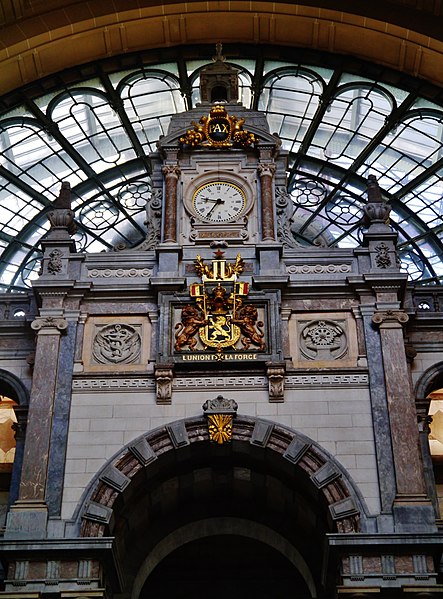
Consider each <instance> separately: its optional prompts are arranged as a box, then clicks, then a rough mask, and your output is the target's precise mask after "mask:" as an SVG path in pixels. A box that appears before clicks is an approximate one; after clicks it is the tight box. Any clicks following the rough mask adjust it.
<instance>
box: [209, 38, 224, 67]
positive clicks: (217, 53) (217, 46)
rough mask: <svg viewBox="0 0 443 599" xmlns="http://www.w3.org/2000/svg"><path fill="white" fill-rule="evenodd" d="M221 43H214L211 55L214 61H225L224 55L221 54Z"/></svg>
mask: <svg viewBox="0 0 443 599" xmlns="http://www.w3.org/2000/svg"><path fill="white" fill-rule="evenodd" d="M222 50H223V44H222V43H221V42H217V43H216V44H215V56H213V57H212V60H213V61H214V62H225V57H224V56H223V54H222Z"/></svg>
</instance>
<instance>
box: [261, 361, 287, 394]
mask: <svg viewBox="0 0 443 599" xmlns="http://www.w3.org/2000/svg"><path fill="white" fill-rule="evenodd" d="M285 372H286V364H285V362H267V363H266V375H267V377H268V383H269V401H272V402H282V401H284V400H285Z"/></svg>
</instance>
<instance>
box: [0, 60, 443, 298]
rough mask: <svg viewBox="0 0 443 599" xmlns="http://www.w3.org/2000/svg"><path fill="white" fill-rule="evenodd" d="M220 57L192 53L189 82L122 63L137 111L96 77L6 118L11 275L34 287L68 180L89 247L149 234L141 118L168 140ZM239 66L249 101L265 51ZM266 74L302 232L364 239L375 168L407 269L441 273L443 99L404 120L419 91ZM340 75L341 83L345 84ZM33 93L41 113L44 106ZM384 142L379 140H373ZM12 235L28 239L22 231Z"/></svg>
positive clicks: (6, 267) (312, 75)
mask: <svg viewBox="0 0 443 599" xmlns="http://www.w3.org/2000/svg"><path fill="white" fill-rule="evenodd" d="M207 62H208V61H203V60H199V59H197V60H195V61H194V60H189V61H187V62H186V71H187V75H186V76H185V77H184V78H183V80H181V79H180V74H179V69H178V66H177V64H178V63H177V62H174V61H171V62H169V63H162V64H158V65H155V66H153V67H149V68H147V67H144V68H141V69H138V70H137V69H129V70H128V69H126V70H122V71H120V72H115V73H112V74H110V75H109V76H107V77H109V80H110V81H111V85H112V89H113V90H114V91H113V93H114V94H117V95H118V96H119V97H120V99H121V106H122V110H123V111H124V113H125V114H124V115H123V113H122V112H120V113H117V112H116V111H115V110H114V109H113V108H112V107H113V106H116V104H115V96H114V97H113V98H110V97H108V94H107V91H106V90H107V89H108V88H107V87H106V85H105V84H104V82H103V81H102V80H101V77H96V78H95V79H90V80H88V81H83V82H81V81H79V82H77V83H75V84H73V85H69V86H68V85H61V87H60V89H59V90H58V91H51V92H50V93H48V94H45V95H42V96H41V97H39V98H37V99H29V100H28V105H27V106H26V107H25V106H22V107H19V106H18V107H16V108H14V109H13V110H9V111H8V113H7V114H5V115H4V116H3V118H2V119H1V120H0V148H1V153H0V164H1V165H2V167H3V169H5V170H4V171H3V172H5V180H1V179H0V219H1V223H2V232H3V234H4V239H2V240H1V243H0V249H2V251H3V254H4V256H5V257H6V261H4V262H3V263H2V264H1V265H0V286H3V288H4V289H7V286H8V285H11V286H13V288H14V289H15V288H20V287H23V286H24V285H28V284H29V281H30V279H32V277H35V276H36V273H37V272H38V268H39V265H38V264H39V258H40V254H39V250H38V249H37V248H38V244H39V241H40V239H41V237H42V235H44V234H45V232H46V231H47V230H48V227H49V225H48V221H47V218H46V215H45V213H44V212H45V211H46V210H47V207H45V206H48V201H51V200H54V199H55V198H56V197H57V195H58V194H59V190H60V186H61V182H62V181H69V182H70V184H71V187H72V207H73V209H74V211H75V217H76V220H77V222H78V223H79V231H78V232H77V233H76V235H75V239H76V241H77V243H78V247H79V251H95V252H101V251H109V250H110V249H113V248H116V247H123V246H126V247H133V246H134V245H136V244H137V243H139V242H140V241H142V239H143V236H144V225H143V221H144V219H145V218H146V215H145V208H144V204H145V202H146V198H147V197H149V194H150V183H149V179H148V178H147V176H146V172H145V167H144V164H145V163H144V161H143V159H140V158H137V156H138V153H139V148H133V145H132V142H131V135H130V133H132V132H131V131H129V129H130V128H131V127H132V130H133V132H134V134H135V136H136V137H137V139H138V140H139V143H140V145H141V146H142V148H143V150H144V152H145V154H146V155H148V154H149V152H151V151H154V150H155V149H156V142H157V140H158V138H159V137H160V136H161V135H166V134H167V132H168V126H169V122H170V118H171V115H173V114H175V113H177V112H181V111H184V110H185V109H186V105H185V99H184V94H185V92H186V93H188V92H189V89H188V87H187V86H188V85H191V88H192V89H191V91H192V97H193V100H194V102H195V101H197V99H198V97H199V90H198V85H197V84H198V75H199V70H200V68H201V67H202V66H203V65H206V64H207ZM232 64H233V65H234V66H235V67H236V68H238V69H239V70H240V93H241V98H242V102H243V104H244V105H246V106H250V102H251V97H252V96H251V86H252V76H253V74H254V73H256V72H257V70H258V69H257V67H256V64H255V61H253V60H251V59H240V58H239V59H238V60H232ZM263 72H264V75H263V77H264V79H263V80H262V83H261V92H260V95H259V98H258V104H259V109H260V110H263V111H265V113H266V114H267V117H268V121H269V125H270V130H271V132H277V133H278V134H279V135H280V136H281V138H282V143H283V148H284V149H286V150H288V151H289V152H290V153H291V154H290V156H289V164H290V165H291V169H292V170H291V176H290V186H291V187H290V188H291V193H292V197H293V198H294V213H293V222H292V230H293V234H294V238H295V239H296V240H297V243H301V244H302V245H303V244H305V245H306V244H307V245H314V246H320V247H329V246H338V247H346V248H352V247H356V246H357V245H359V244H360V243H361V240H362V237H361V236H362V231H363V230H362V226H361V216H362V207H363V205H364V203H365V202H366V195H365V187H366V179H367V176H368V175H369V174H375V175H376V176H377V178H378V180H379V184H380V186H381V187H382V189H383V192H384V194H385V195H386V197H387V198H388V199H389V201H390V203H391V206H392V208H393V210H392V213H391V224H392V226H393V228H394V229H395V230H396V231H398V233H399V240H400V245H399V254H400V259H401V263H402V268H403V270H405V272H408V274H409V276H410V278H411V279H412V280H420V278H425V279H426V280H433V279H434V278H435V277H438V276H441V275H442V274H443V273H442V270H443V269H442V264H443V262H442V249H441V248H442V247H443V245H442V243H443V222H442V216H441V215H442V208H443V200H442V197H443V169H442V168H440V162H439V161H440V160H442V158H443V147H442V146H443V110H442V107H441V106H438V105H436V104H435V103H432V102H429V101H428V100H425V99H424V98H415V100H414V102H413V103H412V108H410V109H406V108H405V109H403V108H401V109H400V112H401V115H400V118H399V119H397V120H396V122H395V124H394V123H393V122H391V120H390V119H391V115H392V111H393V110H394V109H396V110H399V107H400V106H401V104H402V102H404V100H406V99H407V98H408V95H409V92H408V90H406V89H400V88H396V87H394V86H392V85H387V84H384V83H383V82H382V81H375V80H371V79H369V78H364V77H360V76H356V75H353V74H352V73H343V74H341V75H340V76H339V77H335V79H333V76H334V70H333V69H332V68H331V69H328V68H325V67H321V66H312V65H309V66H303V65H301V64H298V63H291V62H290V61H288V62H282V61H273V60H265V63H264V69H263ZM332 81H338V82H339V83H337V84H336V85H335V89H332V88H331V87H330V86H331V85H332ZM190 82H191V83H190ZM328 86H329V87H328ZM325 91H328V94H329V96H328V98H329V99H328V103H327V105H326V104H325V103H324V94H325ZM411 93H412V94H415V91H414V90H411ZM32 102H34V103H35V110H30V107H31V105H32ZM117 105H118V102H117ZM409 105H411V103H409ZM405 106H406V103H405ZM118 110H120V109H118ZM39 111H41V112H43V113H46V114H47V116H48V118H49V119H50V120H51V121H52V122H53V123H54V127H55V129H54V130H53V131H52V130H51V129H49V131H48V129H47V127H46V126H45V125H44V123H43V122H40V119H39V118H38V114H39ZM122 115H123V116H125V118H126V117H127V118H128V120H129V124H128V121H127V120H125V119H122V118H121V117H122ZM387 124H389V129H388V127H387ZM385 131H386V133H385ZM382 134H383V136H382ZM374 140H377V142H378V143H377V147H372V146H374V145H375V144H374ZM62 142H63V143H62ZM371 144H372V146H371ZM368 146H369V149H370V152H369V151H367V148H368ZM301 148H303V149H304V150H305V152H306V154H305V155H304V156H302V155H300V154H299V153H300V151H301ZM292 171H293V172H292ZM7 173H10V177H9V176H8V174H7ZM18 182H19V183H18ZM42 210H43V212H42ZM8 236H9V237H10V238H15V239H14V240H12V239H11V241H10V242H8Z"/></svg>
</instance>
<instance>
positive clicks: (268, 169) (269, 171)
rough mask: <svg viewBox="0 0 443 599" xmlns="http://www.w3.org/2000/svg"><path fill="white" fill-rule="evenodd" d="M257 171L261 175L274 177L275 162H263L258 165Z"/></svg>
mask: <svg viewBox="0 0 443 599" xmlns="http://www.w3.org/2000/svg"><path fill="white" fill-rule="evenodd" d="M257 171H258V174H259V176H260V177H273V176H274V173H275V164H274V163H273V162H262V163H261V164H259V165H258V167H257Z"/></svg>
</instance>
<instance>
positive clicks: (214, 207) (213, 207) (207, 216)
mask: <svg viewBox="0 0 443 599" xmlns="http://www.w3.org/2000/svg"><path fill="white" fill-rule="evenodd" d="M224 203H225V201H224V200H222V199H221V198H217V199H216V200H215V201H214V205H213V206H212V208H211V210H210V211H209V212H208V214H207V215H206V218H209V217H210V216H211V214H212V213H213V212H214V210H215V209H216V208H217V206H219V205H220V204H224Z"/></svg>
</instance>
